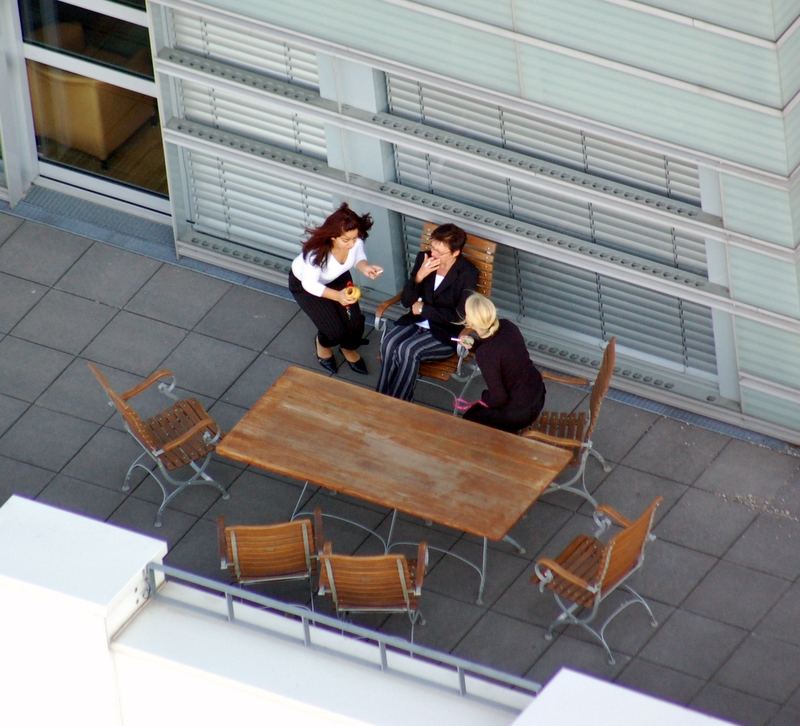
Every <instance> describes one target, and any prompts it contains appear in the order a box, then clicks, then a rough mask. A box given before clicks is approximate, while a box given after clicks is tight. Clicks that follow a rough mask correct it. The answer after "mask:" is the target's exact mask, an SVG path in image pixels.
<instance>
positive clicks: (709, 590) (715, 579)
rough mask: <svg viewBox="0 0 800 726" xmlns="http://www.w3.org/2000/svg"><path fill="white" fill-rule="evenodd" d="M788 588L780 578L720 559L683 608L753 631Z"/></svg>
mask: <svg viewBox="0 0 800 726" xmlns="http://www.w3.org/2000/svg"><path fill="white" fill-rule="evenodd" d="M788 587H789V582H788V581H787V580H784V579H783V578H780V577H774V576H773V575H767V574H765V573H763V572H759V571H758V570H751V569H748V568H746V567H742V566H741V565H735V564H733V563H732V562H726V561H725V560H720V561H719V562H718V563H717V564H716V565H715V566H714V568H713V569H712V570H711V572H709V573H708V574H707V575H706V576H705V577H704V578H703V580H702V581H701V582H700V584H699V585H698V586H697V587H696V588H695V589H694V591H693V592H692V594H691V595H689V597H688V598H686V600H685V602H684V603H683V607H684V608H685V609H686V610H690V611H691V612H695V613H699V614H700V615H705V616H706V617H709V618H713V619H714V620H721V621H722V622H723V623H728V624H729V625H736V626H738V627H740V628H745V629H747V630H752V629H753V628H754V627H755V626H756V625H757V624H758V622H759V621H760V620H761V618H762V617H764V615H765V614H766V613H767V611H769V610H770V608H772V606H773V605H774V604H775V603H776V602H777V600H778V598H779V597H780V596H781V595H782V593H783V592H784V591H785V590H786V589H787V588H788Z"/></svg>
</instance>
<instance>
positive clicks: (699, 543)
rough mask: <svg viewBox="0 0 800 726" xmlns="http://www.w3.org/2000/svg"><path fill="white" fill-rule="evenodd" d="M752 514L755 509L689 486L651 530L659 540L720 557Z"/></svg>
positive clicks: (744, 526) (749, 521)
mask: <svg viewBox="0 0 800 726" xmlns="http://www.w3.org/2000/svg"><path fill="white" fill-rule="evenodd" d="M755 517H756V515H755V512H753V511H752V510H751V509H749V508H748V507H745V506H743V505H741V504H738V503H736V502H729V501H726V500H724V499H721V498H720V497H719V496H717V495H716V494H713V493H711V492H706V491H703V490H701V489H689V490H688V491H686V493H685V494H684V495H683V496H682V497H681V498H680V500H679V501H678V502H677V504H675V505H674V506H673V507H672V509H670V511H669V512H668V513H667V515H666V516H665V517H664V518H663V519H662V520H661V521H660V522H659V523H658V524H657V525H656V527H655V529H654V531H655V533H656V535H657V536H658V537H660V538H662V539H665V540H668V541H670V542H675V543H676V544H680V545H683V546H685V547H691V548H692V549H695V550H700V551H701V552H706V553H708V554H710V555H715V556H717V557H719V556H720V555H722V554H724V553H725V552H726V551H727V549H728V548H729V547H730V546H731V545H732V544H733V543H734V542H735V541H736V539H737V538H738V537H739V536H740V535H741V534H742V532H744V531H745V530H746V529H747V527H748V525H749V524H750V523H751V522H752V521H753V520H754V519H755Z"/></svg>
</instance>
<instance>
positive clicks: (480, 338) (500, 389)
mask: <svg viewBox="0 0 800 726" xmlns="http://www.w3.org/2000/svg"><path fill="white" fill-rule="evenodd" d="M464 319H465V323H466V328H467V330H472V331H474V333H475V336H474V337H473V336H472V335H469V336H467V335H462V345H464V346H465V347H467V348H469V347H471V346H472V344H471V341H473V340H474V351H475V359H476V360H477V362H478V367H479V368H480V369H481V374H482V375H483V378H484V380H485V381H486V386H487V388H486V390H485V391H484V392H483V393H482V394H481V397H480V400H479V401H478V402H477V403H475V405H473V406H472V407H471V408H469V409H468V410H467V411H466V412H465V413H464V418H465V419H467V420H469V421H476V422H478V423H482V424H485V425H486V426H491V427H493V428H496V429H502V430H503V431H512V432H516V431H519V430H520V429H522V428H525V427H526V426H530V424H532V423H533V422H534V421H535V420H536V417H537V416H538V415H539V414H540V413H541V411H542V408H543V407H544V396H545V387H544V381H543V380H542V374H541V373H539V371H538V370H537V369H536V366H534V365H533V363H532V362H531V359H530V357H529V355H528V348H527V347H526V345H525V340H524V339H523V337H522V333H520V332H519V328H518V327H517V326H516V325H514V323H512V322H511V321H510V320H498V318H497V308H495V306H494V303H493V302H492V301H491V300H489V298H487V297H484V296H483V295H480V294H479V293H477V292H476V293H473V294H472V295H470V296H469V298H468V299H467V301H466V304H465V317H464Z"/></svg>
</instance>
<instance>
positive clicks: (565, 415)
mask: <svg viewBox="0 0 800 726" xmlns="http://www.w3.org/2000/svg"><path fill="white" fill-rule="evenodd" d="M616 350H617V339H616V338H611V339H610V340H609V341H608V344H607V345H606V349H605V350H604V351H603V359H602V361H601V363H600V370H599V371H598V373H597V378H596V379H595V382H594V385H593V386H592V391H591V393H590V395H589V411H588V414H589V415H588V418H587V415H586V411H578V412H562V411H542V412H541V413H540V414H539V417H538V418H537V419H536V421H534V422H533V423H532V424H531V425H530V426H528V427H527V428H525V429H523V430H522V431H520V434H521V435H522V436H525V437H527V438H530V439H536V440H537V441H544V442H545V443H548V444H554V445H555V446H560V447H562V448H565V449H569V450H570V451H572V454H573V455H572V460H571V461H570V462H569V464H567V466H569V467H576V471H575V474H574V476H572V478H570V479H569V480H567V481H564V482H553V483H552V484H551V485H550V486H549V487H548V489H547V493H549V492H554V491H562V490H566V491H569V492H572V493H573V494H577V495H579V496H581V497H584V498H585V499H587V500H588V501H590V502H591V503H592V506H593V507H597V501H596V500H595V498H594V497H593V496H592V495H591V494H589V490H588V489H587V488H586V462H587V461H588V459H589V455H590V454H591V455H592V456H594V457H595V458H596V459H597V460H598V461H599V462H600V465H601V466H602V467H603V471H606V472H608V471H611V467H610V466H609V465H608V464H607V463H606V460H605V459H604V458H603V457H602V456H601V454H600V453H599V452H598V451H597V450H596V449H594V448H593V444H592V434H593V433H594V429H595V426H597V419H598V418H599V416H600V408H601V406H602V405H603V399H604V398H605V396H606V393H608V389H609V386H610V385H611V376H612V375H613V373H614V363H615V361H616ZM542 376H543V377H544V378H545V379H546V380H550V381H555V382H558V383H566V384H573V385H588V384H589V381H588V380H586V379H584V378H578V377H576V376H566V375H560V374H558V373H551V372H549V371H542ZM578 481H580V488H578V487H576V486H574V484H575V483H576V482H578Z"/></svg>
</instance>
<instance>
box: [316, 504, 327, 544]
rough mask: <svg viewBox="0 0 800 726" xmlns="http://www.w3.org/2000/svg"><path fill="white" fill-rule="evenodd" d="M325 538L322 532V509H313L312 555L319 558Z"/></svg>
mask: <svg viewBox="0 0 800 726" xmlns="http://www.w3.org/2000/svg"><path fill="white" fill-rule="evenodd" d="M323 542H325V537H324V536H323V532H322V509H321V508H320V507H314V554H315V555H317V556H319V554H320V553H321V552H322V544H323Z"/></svg>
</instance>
